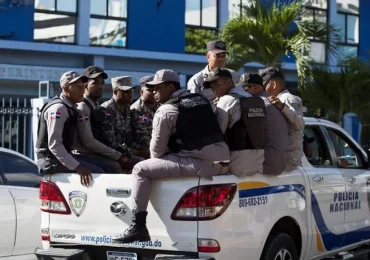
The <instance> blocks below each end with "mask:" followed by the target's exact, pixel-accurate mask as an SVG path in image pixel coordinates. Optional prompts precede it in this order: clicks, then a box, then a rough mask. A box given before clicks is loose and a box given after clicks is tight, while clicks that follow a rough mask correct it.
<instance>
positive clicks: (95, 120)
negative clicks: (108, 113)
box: [83, 98, 105, 142]
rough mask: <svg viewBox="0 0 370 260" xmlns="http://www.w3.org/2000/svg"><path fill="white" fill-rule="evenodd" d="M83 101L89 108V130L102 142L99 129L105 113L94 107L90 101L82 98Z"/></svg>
mask: <svg viewBox="0 0 370 260" xmlns="http://www.w3.org/2000/svg"><path fill="white" fill-rule="evenodd" d="M83 102H84V103H85V104H86V105H87V106H88V107H89V109H90V125H91V132H92V134H93V136H94V138H95V139H96V140H99V141H101V142H102V140H103V136H102V130H101V123H102V121H103V120H104V117H105V114H104V112H103V111H101V110H99V109H94V108H93V106H92V105H91V103H90V102H89V101H88V100H87V99H86V98H84V99H83Z"/></svg>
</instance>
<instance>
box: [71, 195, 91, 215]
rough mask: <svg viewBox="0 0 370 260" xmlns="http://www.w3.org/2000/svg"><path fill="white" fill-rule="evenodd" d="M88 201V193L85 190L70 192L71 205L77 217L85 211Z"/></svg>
mask: <svg viewBox="0 0 370 260" xmlns="http://www.w3.org/2000/svg"><path fill="white" fill-rule="evenodd" d="M86 203H87V194H86V193H85V192H83V191H71V192H70V193H69V205H70V206H71V208H72V211H73V213H75V215H76V216H77V217H79V216H81V214H82V213H83V212H84V210H85V207H86Z"/></svg>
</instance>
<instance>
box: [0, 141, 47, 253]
mask: <svg viewBox="0 0 370 260" xmlns="http://www.w3.org/2000/svg"><path fill="white" fill-rule="evenodd" d="M40 180H42V176H41V175H40V173H39V171H38V169H37V166H36V164H35V162H34V161H32V160H31V159H29V158H28V157H26V156H24V155H22V154H20V153H18V152H15V151H12V150H9V149H5V148H0V257H4V256H18V255H25V254H33V253H34V251H35V248H36V247H38V246H39V245H41V239H40V222H41V215H40V200H39V186H40Z"/></svg>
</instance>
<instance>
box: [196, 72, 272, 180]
mask: <svg viewBox="0 0 370 260" xmlns="http://www.w3.org/2000/svg"><path fill="white" fill-rule="evenodd" d="M203 85H204V88H206V89H211V90H212V91H213V93H214V94H215V95H216V97H218V98H219V100H218V102H217V108H216V114H217V119H218V123H219V125H220V127H221V131H222V133H223V134H224V135H225V140H226V143H227V144H228V146H229V149H230V152H231V154H230V159H231V163H230V172H231V173H232V174H234V175H236V176H240V177H242V176H250V175H254V174H256V173H262V172H263V168H262V164H263V161H264V150H263V149H264V129H265V121H266V108H265V104H264V102H263V100H262V99H261V98H259V97H253V96H252V95H250V94H249V93H247V92H245V91H244V90H243V89H242V88H241V87H236V86H235V85H234V82H233V80H232V75H231V73H230V71H229V70H228V69H225V68H214V69H213V70H211V72H210V73H209V76H208V77H207V78H206V79H205V81H204V83H203Z"/></svg>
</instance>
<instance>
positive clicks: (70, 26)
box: [33, 0, 77, 43]
mask: <svg viewBox="0 0 370 260" xmlns="http://www.w3.org/2000/svg"><path fill="white" fill-rule="evenodd" d="M34 22H35V27H34V31H33V38H34V40H36V41H43V42H60V43H75V41H76V37H75V35H76V22H77V0H35V15H34Z"/></svg>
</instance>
